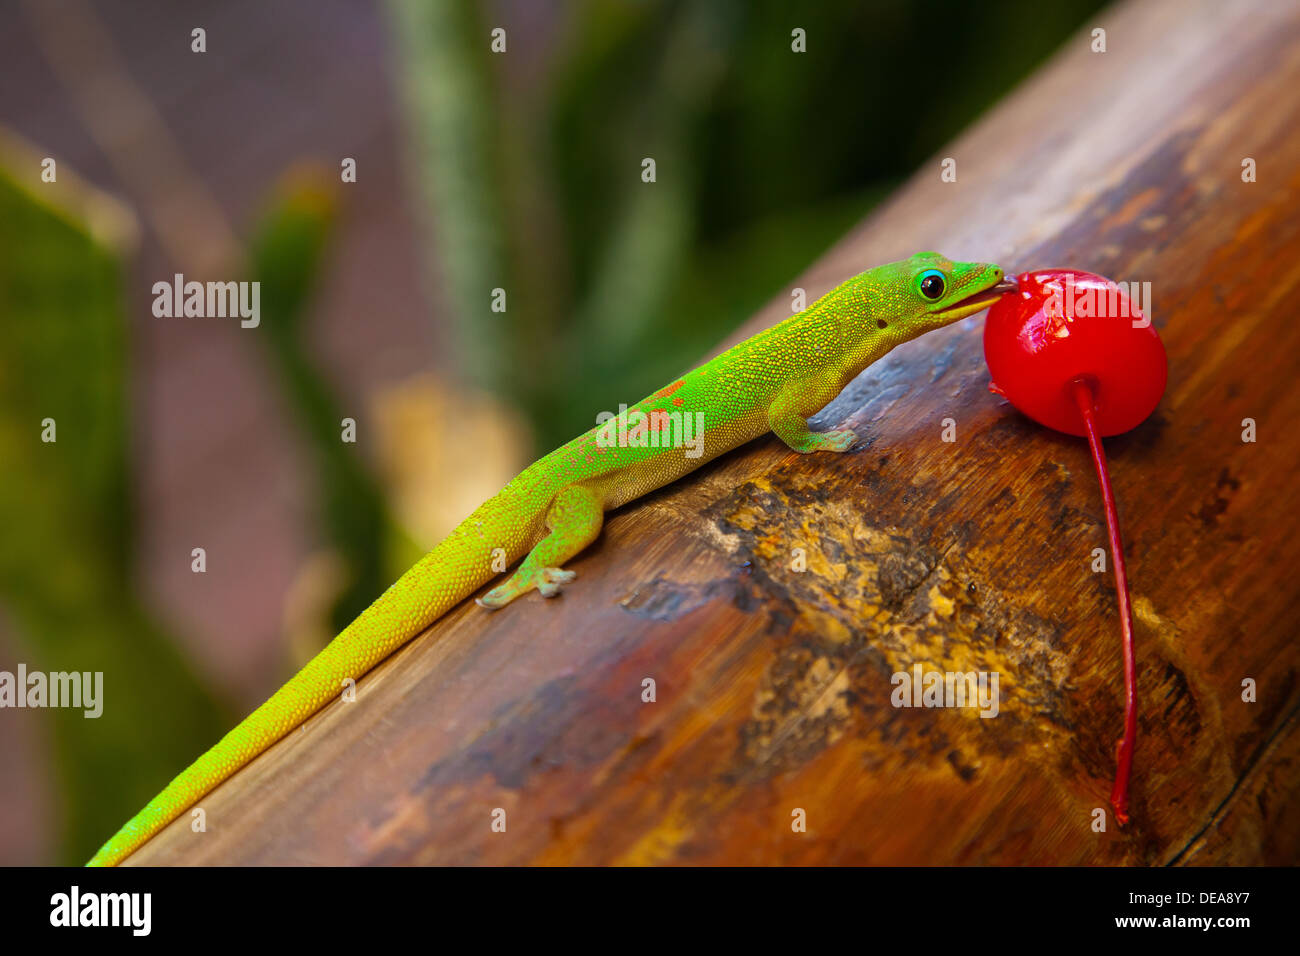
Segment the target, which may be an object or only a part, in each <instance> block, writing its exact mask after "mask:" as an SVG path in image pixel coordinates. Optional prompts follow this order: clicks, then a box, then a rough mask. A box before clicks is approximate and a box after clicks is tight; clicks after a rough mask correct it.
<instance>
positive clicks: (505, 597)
mask: <svg viewBox="0 0 1300 956" xmlns="http://www.w3.org/2000/svg"><path fill="white" fill-rule="evenodd" d="M577 576H578V572H576V571H565V570H564V569H563V568H533V569H531V570H527V571H526V570H525V569H523V568H520V569H519V570H518V571H516V572H515V573H514V574H513V575H512V576H511V577H510V580H508V581H507V582H506V583H505V584H502V585H501V586H500V587H495V588H493V589H492V590H491V591H489V592H488V593H487V594H485V595H483V596H482V597H481V598H475V599H474V602H475V603H476V604H477V605H478V606H479V607H485V608H487V609H488V610H489V611H495V610H497V609H498V608H503V607H505V606H506V605H507V604H509V603H510V602H511V601H513V600H514V599H515V598H517V597H520V596H522V595H524V594H527V593H528V592H529V591H531V590H533V588H536V589H537V593H539V594H540V595H541V596H542V597H548V598H549V597H555V596H556V595H557V594H559V593H560V589H561V588H562V587H563V586H564V585H566V584H568V583H569V582H570V581H572V580H573V579H574V578H576V577H577Z"/></svg>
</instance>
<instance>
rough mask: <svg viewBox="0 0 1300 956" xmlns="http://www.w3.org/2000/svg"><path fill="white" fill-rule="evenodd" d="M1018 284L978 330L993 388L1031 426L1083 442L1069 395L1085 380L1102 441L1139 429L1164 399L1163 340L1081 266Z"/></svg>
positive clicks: (1112, 288) (1111, 287)
mask: <svg viewBox="0 0 1300 956" xmlns="http://www.w3.org/2000/svg"><path fill="white" fill-rule="evenodd" d="M1016 278H1017V281H1018V283H1019V285H1020V290H1019V292H1012V293H1008V294H1006V295H1004V296H1002V298H1001V299H999V300H998V301H997V302H995V303H994V304H993V306H992V308H990V309H989V314H988V319H987V320H986V321H985V323H984V359H985V361H986V362H988V366H989V372H990V374H991V375H992V376H993V383H994V384H993V386H992V387H993V389H994V391H996V392H998V393H999V394H1002V395H1005V396H1006V398H1007V400H1008V401H1010V402H1011V404H1012V405H1014V406H1016V408H1018V409H1020V411H1022V412H1024V413H1025V414H1026V415H1028V416H1029V417H1030V418H1032V419H1034V421H1036V422H1039V423H1040V424H1043V425H1046V426H1047V427H1048V428H1054V429H1056V430H1057V431H1059V432H1065V433H1067V434H1070V435H1080V436H1082V435H1086V434H1087V431H1086V430H1085V428H1084V423H1083V419H1082V417H1081V416H1080V414H1079V409H1078V407H1077V406H1076V404H1075V401H1074V398H1073V397H1072V394H1071V388H1070V385H1071V383H1072V382H1074V381H1077V380H1082V381H1085V382H1088V383H1089V384H1090V385H1091V386H1092V390H1093V394H1094V397H1095V402H1096V418H1097V430H1098V431H1099V432H1100V433H1101V434H1102V435H1118V434H1120V433H1121V432H1126V431H1128V430H1129V429H1131V428H1134V427H1136V426H1137V425H1139V424H1141V422H1143V421H1144V420H1145V419H1146V417H1147V416H1148V415H1150V414H1151V412H1152V411H1154V410H1155V407H1156V405H1157V404H1158V403H1159V402H1160V396H1161V395H1163V394H1164V390H1165V377H1166V374H1167V372H1166V369H1167V361H1166V359H1165V347H1164V345H1163V344H1162V343H1161V341H1160V336H1159V335H1157V334H1156V330H1155V328H1154V326H1152V325H1150V324H1149V323H1147V321H1146V320H1145V319H1144V318H1143V316H1142V314H1141V313H1140V312H1139V311H1138V310H1137V308H1136V307H1135V306H1134V305H1133V303H1132V302H1131V300H1130V299H1129V296H1128V293H1127V291H1126V290H1125V289H1124V288H1123V287H1122V286H1119V285H1116V284H1115V283H1114V282H1111V281H1110V280H1109V279H1106V278H1103V277H1102V276H1099V275H1095V274H1093V273H1091V272H1080V271H1078V270H1077V269H1042V270H1039V271H1037V272H1026V273H1023V274H1021V275H1019V276H1017V277H1016ZM1135 322H1136V323H1138V325H1139V327H1138V328H1134V323H1135ZM1142 326H1145V327H1142Z"/></svg>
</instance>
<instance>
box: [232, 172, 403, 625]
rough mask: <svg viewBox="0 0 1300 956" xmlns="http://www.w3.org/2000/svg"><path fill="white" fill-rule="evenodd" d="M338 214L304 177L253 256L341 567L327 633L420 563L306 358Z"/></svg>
mask: <svg viewBox="0 0 1300 956" xmlns="http://www.w3.org/2000/svg"><path fill="white" fill-rule="evenodd" d="M334 216H335V197H334V195H333V193H332V192H331V191H330V188H329V187H328V186H327V185H326V182H325V180H324V179H323V178H321V177H318V176H316V175H314V174H311V173H306V172H305V171H304V174H300V175H298V176H294V177H289V178H288V179H287V180H286V181H285V182H284V183H282V184H281V186H280V187H279V188H277V189H276V190H275V192H274V193H273V194H272V196H271V198H270V200H269V202H268V204H267V211H266V213H265V214H264V215H263V217H262V219H261V221H260V222H259V224H258V225H257V227H256V230H255V234H254V238H253V242H252V249H251V259H252V272H253V278H254V279H255V280H256V281H258V282H260V283H261V289H262V298H261V307H262V326H261V327H262V332H263V335H262V341H264V342H265V343H266V344H267V346H268V348H269V351H270V355H271V358H272V360H273V361H274V363H275V364H274V369H275V373H276V375H275V377H276V378H277V379H278V381H279V383H280V385H281V387H282V391H283V393H284V394H285V396H286V397H287V398H288V400H289V403H290V405H291V406H292V411H293V413H294V416H295V418H296V420H297V423H298V425H299V428H300V429H301V431H302V433H303V437H304V438H305V439H306V441H307V444H308V447H309V450H310V454H311V456H312V465H313V469H312V471H313V474H315V475H316V476H317V479H318V481H319V483H320V498H321V503H320V506H319V515H320V524H321V525H322V526H323V531H324V537H325V539H326V541H327V542H328V544H329V546H330V547H331V548H333V550H334V552H335V553H336V554H337V555H338V557H339V558H340V559H341V560H342V562H343V565H344V571H345V575H346V582H345V584H344V587H343V590H342V593H341V594H339V595H338V597H337V598H336V599H335V600H334V601H333V603H332V607H331V608H330V611H329V617H330V627H329V633H330V634H331V635H333V634H337V633H338V632H339V631H341V630H343V628H344V627H346V626H347V625H348V624H349V623H350V622H351V621H352V620H353V619H354V618H355V617H356V616H357V615H358V614H360V613H361V612H362V611H364V610H365V609H366V607H367V606H368V605H369V604H370V603H371V602H372V601H374V600H375V598H377V597H378V596H379V595H380V594H382V593H383V591H384V589H385V588H387V587H388V585H389V584H391V583H392V582H393V581H394V580H395V579H396V578H397V577H398V576H399V575H400V574H401V573H402V572H403V571H405V570H406V569H407V568H408V567H410V566H411V565H412V564H414V563H415V561H416V560H417V559H418V558H419V556H420V549H419V548H418V547H417V546H416V545H415V543H414V542H413V541H412V540H411V538H410V536H409V535H408V534H407V533H406V532H405V530H404V529H402V528H401V527H400V526H399V525H398V523H397V522H396V521H395V520H394V519H393V517H392V515H391V513H390V511H389V509H388V506H387V502H386V500H385V497H384V493H383V490H382V489H381V488H380V486H379V484H378V482H377V481H376V480H375V478H374V477H373V475H372V474H371V473H370V471H368V470H367V469H366V467H365V465H364V463H363V462H362V461H361V458H360V456H359V455H358V454H357V451H356V448H357V446H356V445H355V444H352V443H349V442H344V441H342V420H343V413H342V412H341V410H340V403H339V402H338V401H337V400H336V398H335V395H334V389H333V387H332V386H331V384H330V383H329V380H328V378H327V377H326V376H325V374H324V373H323V372H321V370H320V369H319V368H317V367H316V365H315V364H314V363H313V362H312V360H311V358H310V348H309V344H308V336H307V332H306V330H305V329H304V328H303V325H304V319H305V317H306V316H307V315H308V314H309V309H310V305H311V296H312V291H313V289H314V287H315V280H316V276H317V273H318V271H319V268H320V263H321V259H322V257H323V255H324V253H325V249H326V245H327V242H328V239H329V237H330V235H331V233H332V231H333V225H334Z"/></svg>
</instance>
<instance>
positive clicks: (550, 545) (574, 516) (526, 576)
mask: <svg viewBox="0 0 1300 956" xmlns="http://www.w3.org/2000/svg"><path fill="white" fill-rule="evenodd" d="M604 521H605V507H604V503H603V502H602V501H601V498H600V496H599V495H598V494H597V493H596V492H594V491H592V490H591V489H590V488H585V487H583V486H582V485H569V487H567V488H565V489H564V490H563V491H561V492H560V493H559V494H558V495H556V496H555V501H554V502H552V504H551V509H550V511H548V512H547V513H546V526H547V528H549V529H550V532H551V533H550V534H548V535H547V536H546V537H545V538H543V539H542V540H541V541H539V542H537V545H536V547H534V548H533V550H532V551H530V552H528V557H526V558H524V561H523V563H522V564H521V565H519V569H518V570H517V571H515V573H514V574H512V575H511V576H510V578H509V579H508V580H507V581H506V583H505V584H502V585H500V586H499V587H495V588H493V589H492V590H491V591H489V592H488V593H487V594H485V595H483V596H482V597H481V598H478V599H476V601H477V603H478V605H479V606H480V607H485V608H489V609H490V610H496V609H497V608H501V607H505V606H506V605H507V604H509V603H510V602H511V601H513V600H514V599H515V598H517V597H520V596H521V595H524V594H527V593H528V592H529V591H531V590H532V589H533V588H536V589H537V590H538V592H539V593H540V594H541V595H542V597H555V595H557V594H559V593H560V588H561V586H563V585H565V584H568V583H569V582H570V581H572V580H573V579H574V578H575V577H577V576H578V575H577V572H576V571H565V570H564V569H563V567H562V565H563V564H564V562H565V561H568V560H569V559H570V558H572V557H573V556H574V555H576V554H577V553H578V552H579V551H581V550H582V549H583V548H585V547H586V546H587V545H589V544H591V542H593V541H595V540H596V536H597V535H598V534H600V528H601V525H602V524H604Z"/></svg>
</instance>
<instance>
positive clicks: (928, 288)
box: [921, 269, 945, 302]
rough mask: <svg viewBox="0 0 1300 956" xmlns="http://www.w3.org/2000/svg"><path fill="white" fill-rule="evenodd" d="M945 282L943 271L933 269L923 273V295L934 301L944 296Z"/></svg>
mask: <svg viewBox="0 0 1300 956" xmlns="http://www.w3.org/2000/svg"><path fill="white" fill-rule="evenodd" d="M944 287H945V283H944V281H943V273H942V272H940V271H938V270H937V269H931V270H930V271H928V272H923V273H921V295H923V296H925V297H926V298H927V299H929V300H930V301H932V302H933V301H934V300H936V299H939V298H941V297H942V296H943V290H944Z"/></svg>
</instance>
